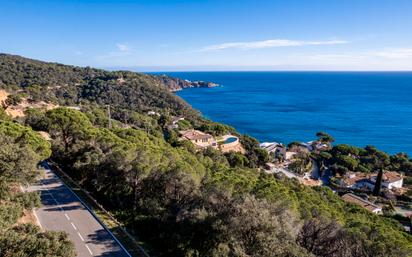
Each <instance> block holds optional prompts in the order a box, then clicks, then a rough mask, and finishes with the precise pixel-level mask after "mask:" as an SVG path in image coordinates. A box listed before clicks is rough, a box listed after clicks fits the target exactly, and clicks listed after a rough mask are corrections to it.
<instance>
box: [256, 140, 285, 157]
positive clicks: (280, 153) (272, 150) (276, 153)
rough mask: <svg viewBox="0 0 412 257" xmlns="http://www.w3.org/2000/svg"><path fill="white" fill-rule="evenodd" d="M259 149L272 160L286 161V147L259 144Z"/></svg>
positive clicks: (268, 143)
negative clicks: (266, 153)
mask: <svg viewBox="0 0 412 257" xmlns="http://www.w3.org/2000/svg"><path fill="white" fill-rule="evenodd" d="M259 146H260V148H262V149H264V150H266V151H267V152H268V153H269V154H270V155H272V156H273V157H274V158H280V159H282V160H285V159H286V147H285V146H284V145H283V144H280V143H276V142H264V143H261V144H260V145H259Z"/></svg>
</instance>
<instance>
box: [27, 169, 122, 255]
mask: <svg viewBox="0 0 412 257" xmlns="http://www.w3.org/2000/svg"><path fill="white" fill-rule="evenodd" d="M27 191H38V192H40V193H41V201H42V204H43V205H42V207H41V208H39V209H36V210H35V215H36V216H37V219H38V221H39V223H40V225H41V227H42V228H43V229H45V230H52V231H65V232H67V233H68V234H69V237H70V240H71V241H72V242H73V243H74V245H75V247H76V252H77V256H79V257H90V256H101V257H127V256H129V255H128V254H127V253H126V252H125V251H124V250H122V248H121V247H120V245H119V244H118V243H117V242H116V241H115V240H114V238H113V237H112V236H111V235H110V234H109V233H108V232H107V231H106V230H105V229H104V228H103V226H102V225H101V224H100V223H99V222H98V221H97V220H96V219H95V218H94V216H93V215H92V214H91V213H90V212H89V211H88V210H87V208H86V207H85V206H84V205H83V204H82V203H81V202H80V201H79V199H78V198H77V197H76V195H75V194H74V193H73V192H71V191H70V190H69V189H68V188H67V186H66V185H64V184H63V183H62V181H61V180H60V179H59V178H58V177H57V176H56V175H55V174H54V173H53V172H52V171H51V170H45V177H44V178H43V179H41V180H40V181H39V182H38V183H37V184H34V185H32V186H29V187H28V188H27Z"/></svg>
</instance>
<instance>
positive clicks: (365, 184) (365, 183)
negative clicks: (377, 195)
mask: <svg viewBox="0 0 412 257" xmlns="http://www.w3.org/2000/svg"><path fill="white" fill-rule="evenodd" d="M340 186H342V187H347V188H356V189H368V190H373V188H374V187H375V183H374V182H372V181H371V180H370V175H368V174H366V173H362V172H348V173H347V174H345V175H344V177H343V178H342V179H341V180H340Z"/></svg>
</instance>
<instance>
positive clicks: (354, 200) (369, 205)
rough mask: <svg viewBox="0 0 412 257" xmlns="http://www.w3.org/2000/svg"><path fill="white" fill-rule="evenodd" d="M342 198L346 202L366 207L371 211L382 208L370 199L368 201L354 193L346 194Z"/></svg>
mask: <svg viewBox="0 0 412 257" xmlns="http://www.w3.org/2000/svg"><path fill="white" fill-rule="evenodd" d="M342 199H343V200H344V201H345V202H349V203H353V204H356V205H359V206H361V207H362V208H365V209H367V210H369V211H371V212H375V211H377V210H379V209H381V208H380V207H379V206H377V205H375V204H373V203H371V202H369V201H366V200H364V199H362V198H360V197H359V196H356V195H354V194H345V195H343V196H342Z"/></svg>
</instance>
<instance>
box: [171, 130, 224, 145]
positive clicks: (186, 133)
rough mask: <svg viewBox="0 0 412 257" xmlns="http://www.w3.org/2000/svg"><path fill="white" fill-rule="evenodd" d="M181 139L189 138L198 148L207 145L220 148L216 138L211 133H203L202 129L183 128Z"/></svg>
mask: <svg viewBox="0 0 412 257" xmlns="http://www.w3.org/2000/svg"><path fill="white" fill-rule="evenodd" d="M179 134H180V140H189V141H190V142H192V143H193V144H194V145H195V147H196V148H197V149H203V148H207V147H213V148H216V149H217V148H218V145H217V141H216V139H215V138H214V137H213V136H212V135H209V134H206V133H203V132H202V131H199V130H195V129H189V130H182V131H180V132H179Z"/></svg>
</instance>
